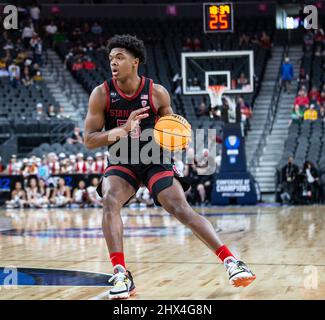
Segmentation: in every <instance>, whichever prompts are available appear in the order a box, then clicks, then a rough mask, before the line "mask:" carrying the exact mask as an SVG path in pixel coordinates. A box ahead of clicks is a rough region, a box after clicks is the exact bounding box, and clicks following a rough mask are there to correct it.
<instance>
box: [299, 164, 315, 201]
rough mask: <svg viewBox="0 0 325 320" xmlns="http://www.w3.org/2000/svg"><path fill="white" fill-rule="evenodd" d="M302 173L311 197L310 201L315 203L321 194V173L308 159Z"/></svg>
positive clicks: (308, 194) (307, 191)
mask: <svg viewBox="0 0 325 320" xmlns="http://www.w3.org/2000/svg"><path fill="white" fill-rule="evenodd" d="M302 174H303V176H304V178H305V182H306V187H307V188H306V189H307V190H305V191H306V194H303V196H305V195H306V196H307V197H308V198H309V203H315V202H317V200H318V194H319V175H318V172H317V169H316V168H315V166H314V165H313V164H312V163H311V162H310V161H306V162H305V163H304V166H303V170H302Z"/></svg>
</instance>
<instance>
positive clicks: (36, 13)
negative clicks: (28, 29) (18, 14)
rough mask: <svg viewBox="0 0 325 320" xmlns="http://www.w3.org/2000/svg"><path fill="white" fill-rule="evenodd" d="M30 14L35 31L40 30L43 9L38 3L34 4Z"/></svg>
mask: <svg viewBox="0 0 325 320" xmlns="http://www.w3.org/2000/svg"><path fill="white" fill-rule="evenodd" d="M29 14H30V17H31V19H32V22H33V26H34V29H35V30H38V25H39V20H40V16H41V9H40V8H39V6H38V5H37V2H35V3H33V5H32V6H31V7H30V9H29Z"/></svg>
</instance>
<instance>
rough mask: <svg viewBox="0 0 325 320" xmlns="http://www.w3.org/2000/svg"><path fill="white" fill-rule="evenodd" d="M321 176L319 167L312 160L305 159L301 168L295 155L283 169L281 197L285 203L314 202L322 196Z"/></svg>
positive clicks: (317, 201)
mask: <svg viewBox="0 0 325 320" xmlns="http://www.w3.org/2000/svg"><path fill="white" fill-rule="evenodd" d="M319 178H320V176H319V172H318V170H317V168H316V167H315V166H314V164H313V163H312V162H310V161H305V163H304V164H303V166H302V168H299V167H298V166H297V165H296V164H295V163H294V159H293V157H291V156H290V157H289V158H288V163H287V164H286V165H285V166H284V167H283V168H282V170H281V181H280V188H281V193H280V197H281V200H282V202H283V203H288V204H314V203H319V201H320V199H321V198H322V194H321V192H322V189H321V187H320V179H319Z"/></svg>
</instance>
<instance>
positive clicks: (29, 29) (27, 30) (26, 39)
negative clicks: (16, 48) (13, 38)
mask: <svg viewBox="0 0 325 320" xmlns="http://www.w3.org/2000/svg"><path fill="white" fill-rule="evenodd" d="M34 32H35V30H34V26H33V23H32V21H31V20H30V21H26V22H25V23H24V28H23V32H22V34H21V38H22V40H23V44H24V47H25V49H28V48H29V44H30V40H31V38H32V36H33V33H34Z"/></svg>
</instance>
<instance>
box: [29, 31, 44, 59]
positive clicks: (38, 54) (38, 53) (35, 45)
mask: <svg viewBox="0 0 325 320" xmlns="http://www.w3.org/2000/svg"><path fill="white" fill-rule="evenodd" d="M30 46H31V48H32V50H33V59H34V63H37V64H39V65H42V54H43V42H42V39H41V38H40V37H39V36H38V34H36V33H34V34H33V37H32V39H31V40H30Z"/></svg>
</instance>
